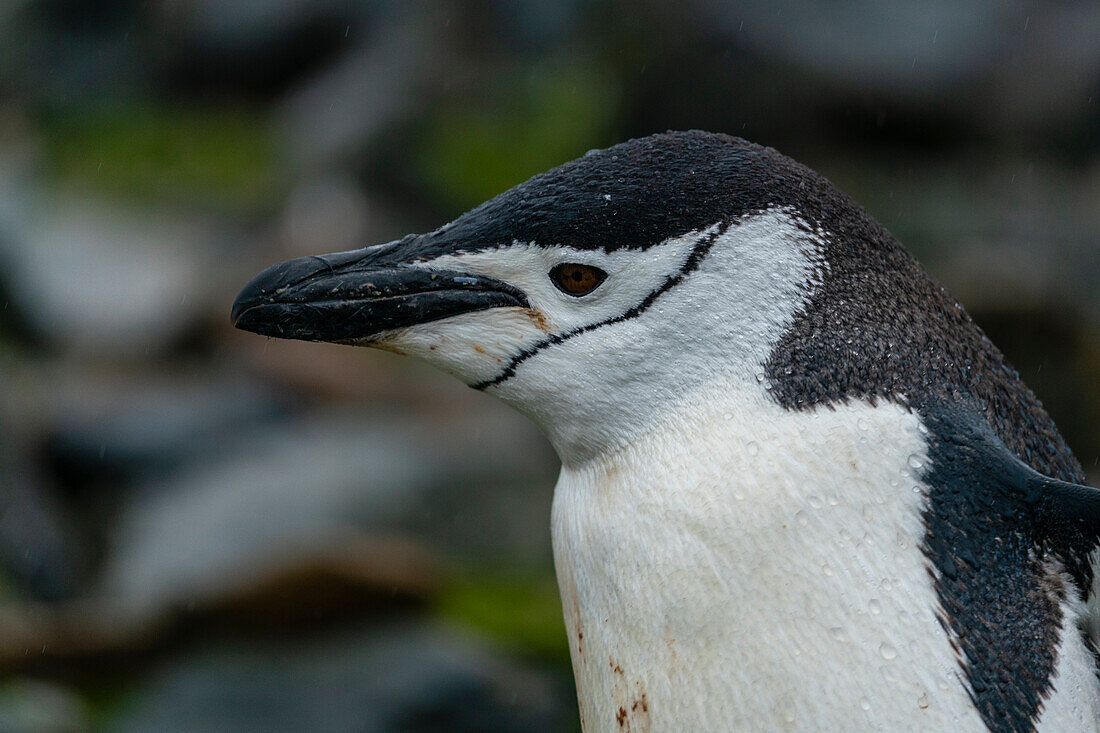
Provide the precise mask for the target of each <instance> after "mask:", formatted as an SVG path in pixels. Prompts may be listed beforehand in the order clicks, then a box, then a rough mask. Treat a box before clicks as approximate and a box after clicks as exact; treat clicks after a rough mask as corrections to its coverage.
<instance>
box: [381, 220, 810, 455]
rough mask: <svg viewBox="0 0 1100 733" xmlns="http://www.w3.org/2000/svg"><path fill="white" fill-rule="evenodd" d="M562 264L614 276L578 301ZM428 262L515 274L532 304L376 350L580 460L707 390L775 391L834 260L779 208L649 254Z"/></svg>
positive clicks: (389, 335) (555, 252) (510, 251)
mask: <svg viewBox="0 0 1100 733" xmlns="http://www.w3.org/2000/svg"><path fill="white" fill-rule="evenodd" d="M708 245H709V246H708ZM700 254H702V256H701V257H700ZM693 257H694V258H695V259H694V260H693V259H692V258H693ZM562 263H577V264H584V265H590V266H593V267H597V268H599V269H600V270H602V271H604V272H605V273H607V277H606V279H605V280H604V281H603V282H602V283H601V284H600V285H599V286H598V287H596V288H595V289H594V290H592V291H591V292H589V293H588V294H586V295H582V296H579V297H578V296H573V295H569V294H566V293H564V292H562V291H561V290H560V289H558V288H557V287H556V286H555V285H554V283H553V282H552V280H551V278H550V275H549V273H550V271H551V270H552V269H553V268H554V267H555V266H556V265H559V264H562ZM418 266H420V267H425V268H429V269H439V270H450V271H458V272H468V273H471V274H476V275H482V276H487V277H492V278H495V279H497V280H502V281H504V282H506V283H508V284H510V285H513V286H515V287H517V288H519V289H520V290H522V291H523V292H524V293H525V294H526V295H527V298H528V301H529V303H530V308H529V309H526V308H492V309H489V310H482V311H476V312H471V313H464V314H461V315H458V316H453V317H451V318H446V319H443V320H438V321H432V322H429V323H424V324H420V325H416V326H411V327H407V328H402V329H397V330H393V331H389V332H386V333H385V334H383V335H382V336H381V337H380V338H377V339H376V340H375V342H376V343H375V345H378V346H380V347H382V348H388V349H393V350H395V351H399V352H400V353H405V354H408V355H411V356H418V357H420V358H422V359H425V360H427V361H429V362H430V363H432V364H434V365H435V366H437V367H439V368H441V369H443V370H444V371H447V372H449V373H451V374H453V375H455V376H456V377H458V378H459V379H461V380H462V381H464V382H466V383H467V384H469V385H472V386H482V387H483V388H484V389H486V391H488V392H489V393H490V394H493V395H496V396H497V397H500V398H501V399H503V400H504V401H506V402H508V403H510V404H511V405H513V406H514V407H515V408H516V409H518V410H520V411H521V412H523V413H525V414H527V415H528V416H530V417H531V418H532V419H534V420H535V422H537V423H538V424H539V425H540V426H541V427H542V429H543V430H544V431H545V432H546V434H547V435H548V436H549V438H550V440H551V442H552V443H553V444H554V446H555V448H556V449H557V451H558V453H559V455H560V456H561V458H562V461H563V462H565V463H566V464H569V465H576V464H579V463H583V462H584V461H586V460H588V459H590V458H591V457H593V456H595V455H599V454H600V453H602V452H604V451H607V450H613V449H615V448H617V447H620V446H622V445H624V444H626V443H627V442H628V441H629V440H630V439H631V438H632V437H635V436H636V435H638V434H639V432H644V431H646V430H648V429H650V428H651V426H653V425H654V424H655V423H656V422H658V421H659V419H660V416H661V415H662V414H663V413H665V412H668V411H669V410H670V409H671V408H672V407H673V406H674V405H675V404H676V403H677V402H678V401H679V400H681V399H682V398H683V397H684V395H686V394H687V393H689V392H691V391H692V390H694V389H696V388H698V387H700V386H701V385H703V384H704V383H708V384H712V383H713V382H714V381H715V380H726V381H731V380H734V381H746V382H747V381H751V382H753V383H758V386H759V389H760V392H761V394H764V393H765V392H764V390H765V387H766V385H765V384H763V366H762V365H763V363H764V361H765V360H766V359H767V357H768V354H769V353H770V352H771V349H772V347H773V345H774V344H775V343H776V341H778V340H779V338H780V337H781V335H782V334H783V332H784V331H785V330H786V328H787V327H788V326H789V324H790V322H791V320H792V319H793V317H794V316H795V314H797V313H798V311H799V310H800V309H801V308H802V307H803V305H804V303H805V302H806V299H807V298H808V296H809V293H810V290H811V289H812V286H813V284H814V282H815V280H816V279H817V278H818V277H819V275H820V269H821V267H823V266H824V265H823V262H822V260H821V258H820V240H819V239H818V238H816V237H815V236H813V235H810V234H808V233H807V232H806V231H805V229H804V228H800V227H799V226H798V223H797V221H796V220H795V219H794V218H793V217H792V215H791V214H790V213H789V212H786V211H781V210H771V211H768V212H765V213H762V214H758V215H756V216H752V217H746V218H745V219H743V220H741V221H740V222H739V223H735V224H733V225H731V226H729V227H725V228H723V227H722V226H721V225H719V224H714V225H713V226H711V227H708V228H707V229H705V230H703V231H694V232H689V233H687V234H684V235H682V236H679V237H675V238H672V239H669V240H666V241H665V242H662V243H661V244H659V245H656V246H654V247H651V248H649V249H647V250H644V251H641V250H627V249H620V250H617V251H614V252H610V253H608V252H604V251H601V250H576V249H572V248H568V247H553V246H545V245H540V244H535V243H520V242H517V243H514V244H513V245H512V246H510V247H502V248H496V249H492V250H486V251H481V252H470V253H462V254H448V255H444V256H442V257H438V258H436V259H432V260H429V261H424V262H421V263H418ZM517 357H519V359H520V360H518V361H517ZM502 375H504V376H505V378H503V379H501V377H502Z"/></svg>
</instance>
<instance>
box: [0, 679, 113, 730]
mask: <svg viewBox="0 0 1100 733" xmlns="http://www.w3.org/2000/svg"><path fill="white" fill-rule="evenodd" d="M87 730H91V724H90V721H89V720H88V711H87V709H86V707H85V705H84V702H83V701H82V700H81V699H80V697H79V696H77V695H76V693H74V692H72V691H70V690H67V689H65V688H63V687H60V686H58V685H55V684H53V683H50V682H43V681H41V680H31V679H15V680H10V681H8V682H7V684H5V685H4V686H3V687H2V688H0V731H4V733H77V732H78V731H87Z"/></svg>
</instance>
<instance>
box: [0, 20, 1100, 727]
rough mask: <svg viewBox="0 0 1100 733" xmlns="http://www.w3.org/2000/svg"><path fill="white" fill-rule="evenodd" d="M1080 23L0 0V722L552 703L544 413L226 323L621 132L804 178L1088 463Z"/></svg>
mask: <svg viewBox="0 0 1100 733" xmlns="http://www.w3.org/2000/svg"><path fill="white" fill-rule="evenodd" d="M1097 39H1100V5H1098V4H1097V3H1095V2H1092V1H1091V0H1062V1H1060V2H1044V3H1038V2H1027V1H1026V0H906V1H904V2H890V3H882V2H877V1H875V0H857V1H856V2H851V3H843V4H841V3H817V2H813V0H771V1H769V2H759V3H755V4H752V3H745V2H722V1H719V0H691V1H688V2H680V3H669V2H649V1H648V0H645V1H642V2H632V3H616V2H601V1H594V2H582V1H581V0H532V1H530V2H525V3H507V2H493V1H491V0H482V1H478V2H416V3H409V2H402V1H401V0H374V1H372V2H351V1H350V0H153V1H145V0H45V1H42V2H32V1H30V0H24V1H21V0H5V1H4V2H3V3H2V4H0V369H2V373H0V374H2V377H3V382H4V388H3V389H2V390H0V426H2V430H0V731H39V730H42V731H84V730H106V731H199V730H215V729H216V730H224V731H303V730H310V731H353V730H354V731H390V730H401V731H430V730H462V731H512V730H524V731H568V730H577V729H578V724H577V722H576V719H577V716H576V703H575V699H574V693H573V681H572V675H571V671H570V667H569V661H568V651H567V648H566V644H565V636H564V630H563V628H562V622H561V619H560V608H559V604H558V598H557V589H556V586H555V583H554V577H553V568H552V562H551V551H550V538H549V505H550V498H551V489H552V487H553V483H554V480H555V477H556V471H557V463H556V459H555V458H554V456H553V454H552V452H551V451H550V449H549V448H548V446H547V444H546V443H545V442H544V440H543V439H542V437H541V436H540V435H539V434H538V432H537V431H536V430H535V429H534V428H533V427H532V426H531V425H530V424H528V423H527V422H526V421H525V420H523V419H522V418H521V417H519V416H518V415H516V414H514V413H512V412H511V411H509V410H507V409H505V408H504V407H503V406H501V405H499V404H497V403H496V402H494V401H493V400H492V398H490V397H487V396H485V395H483V394H480V393H476V392H473V391H471V390H468V389H466V388H465V387H464V386H462V385H461V384H459V383H458V382H457V381H455V380H452V379H450V378H448V377H445V376H443V375H441V374H438V373H436V372H434V371H432V370H431V369H428V368H427V367H424V366H422V365H420V364H418V363H414V362H412V361H407V360H401V359H398V358H396V357H392V356H390V355H387V354H383V353H375V352H372V351H367V350H356V349H351V348H346V347H337V346H331V345H316V344H304V343H296V342H284V341H273V340H265V339H262V338H258V337H256V336H253V335H250V334H245V333H241V332H236V331H234V330H233V329H232V328H231V327H230V325H229V319H228V314H229V307H230V305H231V303H232V301H233V298H234V296H235V295H236V293H237V291H238V290H239V288H240V287H241V286H242V285H243V284H244V283H245V282H246V281H247V280H248V279H249V278H250V277H251V276H252V275H253V274H255V273H256V272H258V271H259V270H260V269H261V268H262V267H265V266H267V265H269V264H272V263H274V262H276V261H279V260H282V259H285V258H288V257H294V256H298V255H303V254H310V253H322V252H331V251H336V250H343V249H351V248H357V247H361V246H364V245H367V244H374V243H378V242H385V241H388V240H391V239H394V238H396V237H399V236H401V235H403V234H405V233H407V232H411V231H424V230H428V229H432V228H435V227H436V226H438V225H440V224H442V223H444V222H445V221H447V220H449V219H451V218H453V217H454V216H456V215H458V214H460V213H461V212H463V211H464V210H466V209H467V208H469V207H471V206H473V205H475V204H478V203H480V202H481V201H482V200H484V199H486V198H488V197H490V196H492V195H494V194H496V193H499V192H500V191H503V190H505V189H506V188H508V187H510V186H512V185H514V184H516V183H519V182H520V181H522V180H524V179H526V178H527V177H529V176H531V175H532V174H535V173H538V172H540V171H543V170H545V169H547V168H549V167H551V166H554V165H557V164H559V163H562V162H564V161H566V160H569V159H572V158H574V157H577V156H579V155H581V154H583V153H584V152H585V151H586V150H589V149H591V148H596V147H605V146H607V145H610V144H613V143H616V142H619V141H622V140H624V139H626V138H628V137H632V136H639V135H645V134H649V133H652V132H657V131H663V130H665V129H669V128H672V129H683V128H704V129H708V130H713V131H723V132H729V133H733V134H737V135H741V136H744V137H747V138H749V139H752V140H754V141H757V142H761V143H765V144H768V145H773V146H775V147H778V148H779V149H780V150H782V151H784V152H785V153H787V154H789V155H792V156H793V157H795V158H797V159H798V160H800V161H802V162H804V163H806V164H808V165H810V166H811V167H813V168H815V169H817V170H818V171H820V172H822V173H824V174H825V175H826V176H828V177H829V178H831V179H832V180H833V181H834V182H835V183H836V184H837V185H838V186H840V187H841V188H842V189H844V190H845V191H847V192H848V193H850V194H851V195H852V196H854V197H855V199H856V200H858V201H860V202H861V203H862V204H863V205H864V206H865V207H866V208H867V209H868V210H869V211H870V212H871V213H872V214H873V215H874V216H876V217H877V218H879V219H880V220H881V221H883V222H884V223H885V224H886V225H887V226H888V227H889V228H890V229H891V230H892V231H893V232H894V233H895V234H897V235H898V237H899V238H900V239H901V240H902V241H903V242H905V243H906V244H907V245H908V246H909V247H910V248H911V249H912V250H913V251H914V252H915V253H916V254H917V256H918V257H919V258H920V259H921V260H922V261H923V262H924V263H925V264H926V265H927V266H928V268H929V269H930V270H931V271H932V272H933V273H934V274H935V275H936V276H937V277H938V278H939V279H940V280H941V281H943V282H944V283H945V284H946V285H947V286H948V287H949V288H950V289H952V290H953V291H954V293H955V294H956V295H957V296H958V297H959V298H960V299H961V300H962V302H963V303H964V304H966V305H967V307H968V308H969V309H970V312H971V313H972V314H973V315H974V317H975V318H976V319H977V320H978V322H979V323H980V324H981V325H982V326H983V327H984V328H985V329H986V330H987V332H988V333H989V334H990V336H991V337H992V339H993V340H994V342H996V343H997V344H998V345H1000V346H1001V348H1002V349H1003V350H1004V351H1005V352H1006V353H1007V354H1008V356H1009V358H1010V360H1011V361H1012V362H1013V363H1014V364H1015V365H1016V366H1017V368H1018V369H1019V370H1020V371H1021V372H1022V373H1023V375H1024V378H1025V380H1026V381H1027V382H1028V384H1029V385H1030V386H1031V387H1032V388H1033V389H1034V390H1035V391H1036V392H1037V393H1038V395H1039V396H1040V398H1041V399H1042V400H1043V402H1044V403H1045V405H1046V406H1047V408H1048V409H1049V411H1050V412H1051V413H1052V414H1053V416H1054V418H1055V420H1056V421H1057V422H1058V424H1059V425H1060V426H1061V428H1062V430H1063V432H1064V434H1065V435H1066V437H1067V439H1068V440H1069V442H1070V444H1071V446H1072V447H1073V449H1074V450H1075V451H1076V453H1077V455H1078V457H1079V458H1080V459H1081V461H1082V463H1083V464H1084V465H1085V466H1086V468H1087V470H1088V471H1089V472H1090V475H1091V477H1092V480H1093V482H1096V481H1098V480H1100V469H1098V467H1097V461H1098V457H1100V299H1098V298H1097V296H1096V293H1097V288H1098V286H1100V42H1098V40H1097Z"/></svg>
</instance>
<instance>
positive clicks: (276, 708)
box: [108, 624, 576, 733]
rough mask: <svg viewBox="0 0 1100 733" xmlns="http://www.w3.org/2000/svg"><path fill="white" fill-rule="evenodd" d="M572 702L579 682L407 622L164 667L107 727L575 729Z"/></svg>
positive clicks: (132, 732) (320, 731)
mask: <svg viewBox="0 0 1100 733" xmlns="http://www.w3.org/2000/svg"><path fill="white" fill-rule="evenodd" d="M571 697H572V688H571V686H570V685H568V684H561V682H560V681H559V680H557V679H555V678H554V677H552V676H549V675H547V674H546V673H540V672H537V671H532V670H530V669H528V668H524V667H522V666H520V665H518V664H516V663H514V662H511V661H509V660H507V659H505V658H503V657H502V656H501V655H500V654H499V653H497V652H494V651H493V650H491V649H489V648H487V647H485V646H483V645H480V644H476V643H474V642H472V641H470V640H468V639H463V638H461V637H459V636H457V635H455V634H454V633H450V632H445V631H443V630H440V629H437V628H432V627H425V626H422V625H414V624H401V625H394V626H383V627H381V628H379V629H376V630H373V631H366V632H357V633H352V634H344V635H339V636H335V637H331V638H327V639H322V640H318V641H310V642H293V643H284V644H278V645H276V644H269V645H265V646H243V645H239V644H238V645H233V646H230V647H228V648H220V649H218V650H208V651H205V652H199V653H192V654H189V655H187V656H185V657H182V658H180V659H178V660H176V661H174V662H171V663H170V664H168V665H166V666H165V667H164V668H163V669H162V670H161V671H160V673H158V674H156V675H155V676H154V678H153V680H152V682H151V683H150V684H149V685H148V686H147V688H146V689H145V691H144V694H142V695H141V696H140V697H139V699H138V701H137V702H136V704H135V705H134V706H133V707H132V708H131V709H130V710H129V711H127V712H126V713H125V714H124V715H123V716H122V717H121V719H120V720H118V721H117V722H115V723H114V724H113V725H111V726H109V727H108V729H109V730H111V731H117V732H118V733H138V732H139V731H158V733H173V732H174V731H180V732H181V733H182V732H184V731H188V732H190V731H198V730H218V731H233V732H234V733H236V732H240V733H245V732H247V731H256V732H257V733H261V732H262V733H277V732H278V731H288V733H289V732H293V733H298V732H299V731H306V730H308V731H314V732H316V733H345V732H349V731H357V732H359V733H374V732H375V731H377V732H379V733H381V732H383V731H406V732H409V731H481V732H486V733H488V732H491V731H502V732H503V731H518V730H522V731H550V730H569V729H570V728H571V726H572V725H573V721H574V720H575V719H576V708H575V704H574V703H573V702H572V700H571Z"/></svg>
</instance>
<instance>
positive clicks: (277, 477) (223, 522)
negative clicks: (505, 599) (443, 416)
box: [97, 412, 549, 609]
mask: <svg viewBox="0 0 1100 733" xmlns="http://www.w3.org/2000/svg"><path fill="white" fill-rule="evenodd" d="M517 427H518V428H519V429H518V430H517V429H516V428H517ZM533 437H534V435H533V430H532V429H530V428H526V429H525V428H524V423H523V422H522V419H521V418H519V417H514V418H511V420H510V421H509V422H505V423H504V424H501V425H490V426H486V430H485V433H484V434H482V435H481V436H479V438H480V439H475V438H474V437H473V436H471V435H469V434H468V433H463V432H461V431H456V432H452V431H450V430H448V429H447V426H445V425H439V424H436V425H431V424H425V423H424V422H422V421H418V420H408V419H404V418H402V417H400V416H397V415H394V414H391V413H385V412H375V413H374V414H370V413H367V414H365V415H364V414H362V413H361V414H360V415H359V416H358V417H356V418H351V417H345V416H341V415H339V414H329V415H317V416H314V417H313V418H310V419H305V420H301V421H294V422H289V423H285V424H282V425H278V426H272V427H267V428H261V429H255V430H251V431H245V432H243V433H242V434H241V435H240V436H238V437H236V438H235V439H227V440H225V441H224V443H223V444H222V445H221V446H220V448H219V449H218V450H214V451H211V452H210V453H209V454H208V455H205V456H203V457H202V458H201V459H200V460H198V461H196V462H194V464H192V465H191V467H190V468H188V469H186V470H181V471H179V472H178V473H177V474H175V475H173V476H172V477H171V478H169V479H168V480H167V481H166V482H163V483H161V484H157V485H149V486H148V487H147V488H146V489H144V490H140V489H139V491H138V496H136V497H135V500H134V502H133V504H132V505H131V506H130V507H129V508H128V509H127V511H126V512H125V514H124V516H123V518H122V520H121V522H120V525H119V528H118V531H117V533H116V534H115V537H114V541H113V543H112V544H113V550H112V552H111V554H110V557H109V559H108V562H107V565H106V567H105V570H104V576H103V582H102V585H101V586H100V588H99V591H98V594H97V595H98V596H99V597H102V598H106V599H111V601H112V602H113V603H116V604H120V605H121V606H123V607H124V608H130V609H147V608H155V607H163V606H165V605H186V604H188V603H193V602H195V601H196V600H200V601H201V599H203V598H206V597H209V596H211V595H214V594H219V593H224V592H226V590H227V589H231V588H234V587H237V586H239V585H240V584H242V583H248V582H251V580H250V579H251V578H254V577H257V576H259V577H263V576H264V575H266V574H269V573H270V572H271V569H272V568H275V567H279V566H283V565H286V564H288V563H293V562H294V559H295V558H296V557H299V556H303V555H304V556H308V555H309V554H310V553H311V552H314V551H316V550H317V549H318V548H329V547H332V546H333V545H335V544H339V542H340V541H341V538H349V537H355V536H358V535H360V534H362V533H363V532H364V531H367V530H372V529H373V530H376V531H381V532H383V533H384V534H391V533H392V532H394V531H395V530H398V531H400V529H401V528H403V527H410V526H411V525H413V524H415V523H416V522H417V521H419V517H418V515H420V514H422V513H423V512H425V511H430V507H429V506H427V504H426V502H425V499H426V497H427V496H429V492H430V491H432V490H434V489H436V487H464V486H465V487H470V489H468V490H467V491H468V492H469V493H467V494H466V495H467V496H469V497H470V500H471V501H477V499H476V498H475V497H477V496H479V492H480V491H481V490H482V489H483V488H484V487H485V486H486V485H489V486H492V485H494V484H497V485H517V484H523V483H525V482H526V483H530V482H531V479H532V477H533V476H538V475H540V473H541V472H542V471H544V470H545V469H544V468H543V469H542V471H540V464H541V465H542V466H545V462H544V454H543V453H542V451H541V445H540V443H538V442H534V443H533V445H534V446H536V447H535V448H534V449H532V438H533ZM535 440H536V441H537V440H538V439H537V438H536V439H535ZM487 443H492V444H493V445H491V446H490V445H487ZM543 475H545V474H543ZM547 488H548V487H547ZM542 496H543V497H545V498H547V499H548V496H549V495H548V492H547V493H544V494H542ZM547 511H548V505H547ZM442 519H443V521H446V518H445V517H444V518H442ZM540 519H541V522H540V523H541V524H544V525H545V524H548V521H547V520H548V515H547V516H546V517H541V518H540Z"/></svg>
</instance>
